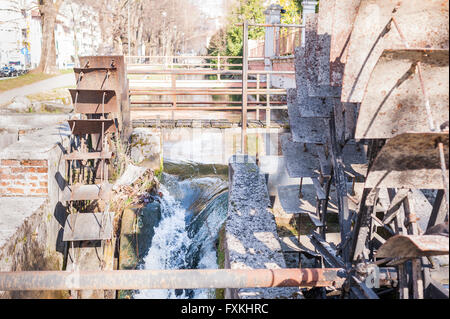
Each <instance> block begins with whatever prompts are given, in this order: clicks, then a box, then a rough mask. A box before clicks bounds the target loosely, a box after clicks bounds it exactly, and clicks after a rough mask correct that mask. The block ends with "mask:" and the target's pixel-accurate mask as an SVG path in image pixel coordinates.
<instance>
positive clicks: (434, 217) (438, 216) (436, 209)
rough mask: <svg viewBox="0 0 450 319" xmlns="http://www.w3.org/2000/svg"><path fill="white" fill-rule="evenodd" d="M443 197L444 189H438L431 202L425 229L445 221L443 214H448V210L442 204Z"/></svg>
mask: <svg viewBox="0 0 450 319" xmlns="http://www.w3.org/2000/svg"><path fill="white" fill-rule="evenodd" d="M443 198H444V190H443V189H439V190H438V191H437V194H436V198H435V200H434V203H433V209H432V211H431V215H430V219H429V220H428V225H427V229H428V228H430V227H433V226H434V225H437V224H440V223H443V222H444V221H445V216H446V215H447V214H448V211H447V210H446V209H445V206H444V205H442V204H443V203H442V200H443Z"/></svg>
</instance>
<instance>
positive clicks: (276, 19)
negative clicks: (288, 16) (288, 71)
mask: <svg viewBox="0 0 450 319" xmlns="http://www.w3.org/2000/svg"><path fill="white" fill-rule="evenodd" d="M281 9H282V7H281V6H280V5H279V4H271V5H270V6H269V7H268V8H267V10H266V11H264V14H265V15H266V23H267V24H276V23H281ZM278 29H279V28H273V27H266V35H265V38H264V70H272V61H271V60H270V58H271V57H273V56H274V55H275V34H276V31H277V30H278Z"/></svg>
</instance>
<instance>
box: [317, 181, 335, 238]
mask: <svg viewBox="0 0 450 319" xmlns="http://www.w3.org/2000/svg"><path fill="white" fill-rule="evenodd" d="M332 179H333V175H331V176H329V177H326V182H325V200H324V203H323V206H322V212H321V216H320V221H321V222H322V225H323V227H322V229H321V231H320V232H321V233H320V234H321V236H322V238H323V239H324V240H326V233H327V210H328V202H329V198H330V191H331V182H332Z"/></svg>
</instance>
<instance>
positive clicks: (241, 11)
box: [208, 0, 302, 64]
mask: <svg viewBox="0 0 450 319" xmlns="http://www.w3.org/2000/svg"><path fill="white" fill-rule="evenodd" d="M264 2H265V1H264V0H239V1H238V4H237V5H236V6H235V7H234V8H233V9H232V11H231V14H230V15H229V17H228V23H227V26H226V27H225V28H224V29H222V30H220V31H219V32H217V33H216V34H215V35H214V36H213V37H212V39H211V41H210V46H209V48H208V55H214V56H215V55H222V56H224V55H228V56H241V55H242V38H243V28H242V26H237V25H236V24H239V23H243V22H244V20H247V21H248V22H249V23H265V15H264V11H265V10H266V6H265V4H264ZM301 2H302V0H279V4H280V5H281V6H282V7H283V8H284V9H285V10H286V12H285V13H284V14H282V15H281V23H286V24H294V23H299V22H300V17H301V10H302V7H301ZM264 32H265V30H264V28H263V27H250V28H249V29H248V38H249V39H264ZM229 62H230V63H236V64H237V63H241V62H242V61H241V59H230V61H229ZM210 63H217V61H216V60H211V61H210Z"/></svg>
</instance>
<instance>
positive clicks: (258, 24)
mask: <svg viewBox="0 0 450 319" xmlns="http://www.w3.org/2000/svg"><path fill="white" fill-rule="evenodd" d="M243 25H244V24H243V23H236V24H235V26H243ZM248 26H249V27H268V28H304V27H305V25H303V24H282V23H249V24H248Z"/></svg>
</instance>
